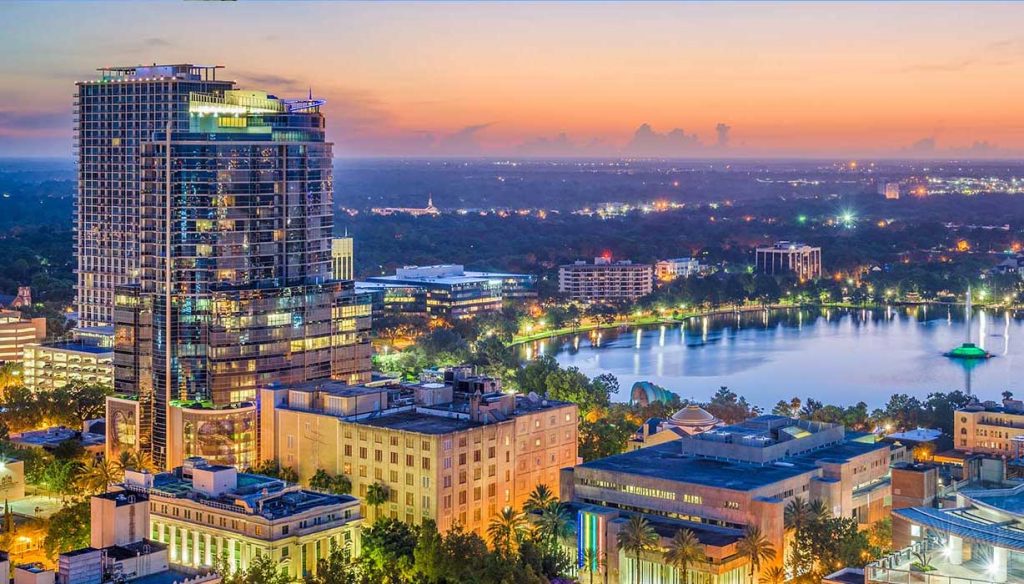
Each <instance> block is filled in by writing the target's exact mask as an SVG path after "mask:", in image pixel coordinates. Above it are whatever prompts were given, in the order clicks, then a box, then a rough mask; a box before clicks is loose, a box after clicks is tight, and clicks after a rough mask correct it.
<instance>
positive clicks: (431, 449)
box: [260, 368, 578, 533]
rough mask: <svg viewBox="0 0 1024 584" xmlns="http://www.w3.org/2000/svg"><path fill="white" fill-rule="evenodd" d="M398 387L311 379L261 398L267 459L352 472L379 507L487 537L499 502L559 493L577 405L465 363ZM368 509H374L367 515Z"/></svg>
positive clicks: (572, 447)
mask: <svg viewBox="0 0 1024 584" xmlns="http://www.w3.org/2000/svg"><path fill="white" fill-rule="evenodd" d="M442 375H443V377H442V378H440V379H431V380H428V381H424V382H421V383H415V384H405V385H400V386H385V387H371V386H346V385H343V384H340V383H336V382H311V383H305V384H299V385H293V386H288V387H271V388H267V389H264V390H263V391H262V394H261V398H260V401H261V408H262V409H261V412H260V416H261V418H260V424H261V426H260V427H261V432H262V437H263V439H262V442H261V456H262V458H263V459H264V460H268V459H276V460H277V461H278V462H279V463H280V464H281V465H283V466H286V467H291V468H293V469H295V470H296V471H297V472H298V474H299V477H300V479H301V480H304V481H305V480H308V479H309V478H310V477H311V476H312V475H313V474H314V473H316V471H317V470H319V469H323V470H325V471H326V472H327V473H329V474H331V475H345V476H347V477H348V478H349V479H350V480H351V482H352V487H353V491H352V492H353V493H355V494H356V495H358V496H360V497H365V496H366V494H367V492H368V489H369V488H370V486H371V485H373V484H375V483H378V484H381V485H384V486H385V487H386V489H387V493H388V501H387V502H386V503H385V504H383V505H381V506H380V508H379V509H377V510H375V512H376V513H380V514H384V515H388V516H391V517H396V518H398V519H402V520H404V521H407V522H409V523H413V524H418V523H420V521H421V520H422V519H424V518H429V519H433V520H435V521H436V522H437V525H438V528H439V529H441V530H447V529H450V528H451V527H453V526H454V525H455V524H460V525H462V526H463V527H465V528H466V529H469V530H473V531H476V532H478V533H484V532H485V530H486V528H487V525H488V524H489V522H490V519H491V518H492V517H493V516H494V515H496V514H497V513H499V512H500V511H501V510H502V509H503V508H505V507H507V506H512V507H516V508H521V507H522V504H523V503H524V502H525V501H526V499H527V498H528V497H529V493H530V491H532V490H533V488H534V487H536V486H537V485H538V484H542V483H543V484H547V485H548V486H550V487H551V488H552V490H556V489H557V486H558V480H559V471H560V469H562V468H564V467H566V466H572V465H574V464H576V462H577V422H578V420H577V416H578V414H577V408H576V406H575V405H574V404H569V403H564V402H557V401H548V400H544V399H542V398H539V397H537V396H516V395H512V394H507V393H503V392H502V391H501V386H500V382H499V380H497V379H493V378H488V377H479V376H473V375H471V374H470V373H469V371H467V369H466V368H459V369H456V370H449V371H445V372H443V373H442ZM368 513H369V511H368Z"/></svg>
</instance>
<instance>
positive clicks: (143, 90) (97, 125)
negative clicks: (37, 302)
mask: <svg viewBox="0 0 1024 584" xmlns="http://www.w3.org/2000/svg"><path fill="white" fill-rule="evenodd" d="M219 68H220V67H217V66H205V65H187V64H184V65H152V66H141V65H140V66H136V67H105V68H102V69H99V71H100V76H99V79H96V80H93V81H80V82H78V83H77V84H76V93H75V146H76V150H77V151H76V157H77V162H78V196H77V197H76V198H75V231H76V233H75V252H76V255H77V258H78V269H77V280H78V281H77V294H78V300H77V305H78V306H77V307H78V318H79V326H82V327H94V326H108V325H111V324H113V306H114V288H115V287H116V286H121V285H124V284H130V283H132V282H134V281H135V280H136V279H137V278H138V276H139V240H138V236H139V209H140V207H139V180H140V174H139V152H140V150H141V148H142V145H143V144H145V143H146V142H147V141H148V140H149V139H150V138H151V136H152V133H153V132H154V131H156V130H162V129H164V128H165V127H166V126H167V123H168V122H170V123H171V125H172V127H173V129H174V130H175V131H183V130H187V129H188V127H189V99H188V96H189V94H191V93H192V92H200V93H207V92H219V91H224V90H226V89H230V88H231V86H232V85H233V83H232V82H231V81H221V80H218V79H217V70H218V69H219Z"/></svg>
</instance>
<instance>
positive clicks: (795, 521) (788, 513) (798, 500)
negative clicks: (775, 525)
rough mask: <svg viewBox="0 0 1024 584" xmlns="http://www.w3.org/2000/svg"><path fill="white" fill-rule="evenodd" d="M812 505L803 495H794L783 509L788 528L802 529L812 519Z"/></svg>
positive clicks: (793, 529)
mask: <svg viewBox="0 0 1024 584" xmlns="http://www.w3.org/2000/svg"><path fill="white" fill-rule="evenodd" d="M811 518H812V514H811V509H810V506H809V505H808V504H807V502H806V501H804V500H803V498H802V497H794V498H793V500H792V501H790V502H789V503H788V504H787V505H786V508H785V509H784V510H783V521H784V522H785V524H786V529H789V530H792V531H800V530H801V529H803V528H804V527H806V525H807V523H809V522H810V521H811Z"/></svg>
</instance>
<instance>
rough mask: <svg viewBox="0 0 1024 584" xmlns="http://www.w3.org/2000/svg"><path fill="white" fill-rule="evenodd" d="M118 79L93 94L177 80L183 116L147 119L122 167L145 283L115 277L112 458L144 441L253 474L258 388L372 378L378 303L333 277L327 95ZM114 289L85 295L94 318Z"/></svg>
mask: <svg viewBox="0 0 1024 584" xmlns="http://www.w3.org/2000/svg"><path fill="white" fill-rule="evenodd" d="M116 71H118V74H119V78H118V79H116V80H111V79H108V78H107V76H106V73H105V74H104V77H103V78H102V79H100V80H97V81H95V82H89V83H83V84H80V92H81V93H89V92H92V91H93V89H92V88H93V86H97V87H106V86H110V85H112V86H126V87H133V85H132V84H133V83H135V78H136V77H138V76H140V75H142V76H146V78H147V79H150V78H151V77H152V76H154V75H156V76H157V77H160V76H163V77H165V78H168V77H169V79H165V81H164V83H166V84H167V86H168V87H170V88H171V89H169V90H168V91H171V92H172V95H173V96H174V99H175V105H174V108H175V110H174V111H175V114H174V119H173V120H172V121H169V122H168V123H167V124H165V125H162V126H161V125H153V126H152V127H151V125H152V124H150V123H148V122H147V125H146V128H147V131H146V132H145V133H144V137H145V139H140V142H139V144H137V145H136V147H135V148H134V149H133V150H132V157H131V158H126V157H125V158H116V159H115V160H118V161H120V164H121V165H131V166H132V170H131V173H130V176H131V177H134V178H133V179H132V181H131V183H130V184H128V183H124V184H125V185H126V186H124V189H128V187H132V188H134V189H136V190H134V191H131V192H128V193H127V194H126V196H127V197H128V200H129V201H130V202H131V203H132V204H133V205H134V206H135V207H137V209H135V210H134V211H133V215H132V217H131V218H130V219H131V222H132V224H131V226H130V231H132V239H131V241H130V244H131V245H130V246H129V245H128V243H125V242H119V243H118V244H117V246H114V248H116V249H118V250H119V249H121V247H119V246H124V247H125V248H126V249H128V248H130V249H132V250H134V251H136V252H137V253H135V254H134V256H135V257H134V258H133V259H134V260H135V262H136V263H134V264H133V267H132V269H133V270H137V278H135V279H133V280H132V281H131V283H128V284H126V285H120V284H122V282H120V281H118V282H116V284H118V286H117V287H116V293H115V294H114V295H113V297H112V298H111V304H112V306H113V320H114V326H115V333H114V336H115V344H114V386H115V391H116V392H117V394H118V397H116V398H111V400H110V401H108V412H107V413H108V416H107V417H108V419H110V420H112V422H113V423H111V424H110V425H109V426H108V440H107V447H108V448H107V453H108V455H110V456H117V454H118V452H120V451H121V450H124V449H130V448H141V449H142V450H144V451H147V452H150V453H151V454H152V457H153V461H154V463H155V464H156V465H157V466H158V467H159V468H173V467H176V466H180V465H181V464H183V462H184V461H185V460H186V459H188V458H190V457H193V456H203V457H206V458H208V459H209V460H211V462H214V463H218V464H227V465H232V466H235V467H237V468H245V467H247V466H249V465H251V464H252V463H254V462H255V460H256V405H255V403H256V393H257V388H258V387H260V386H262V385H266V384H269V383H271V382H274V381H280V382H283V383H297V382H302V381H307V380H311V379H340V380H344V381H347V382H361V381H366V380H368V379H369V370H370V362H369V357H370V347H369V341H368V332H369V318H370V314H369V313H370V307H369V305H367V304H363V303H361V302H360V299H359V298H357V297H356V295H355V293H354V290H353V284H352V282H351V281H340V280H335V279H333V278H332V276H331V239H332V230H333V225H334V223H333V215H332V200H333V178H332V169H331V160H332V155H331V144H330V143H329V142H327V141H326V140H325V120H324V117H323V115H322V113H321V112H320V106H321V105H322V104H323V101H322V100H316V99H313V98H312V97H311V96H310V98H308V99H305V98H304V99H295V100H285V99H280V98H277V97H274V96H271V95H268V94H267V93H265V92H262V91H249V90H238V89H234V85H233V83H231V82H224V81H217V82H214V81H212V77H213V75H214V71H213V68H208V67H195V66H178V65H175V66H166V67H155V68H144V69H142V70H136V69H134V68H130V69H117V70H116ZM154 71H156V73H154ZM186 81H187V83H186ZM148 82H149V81H147V82H146V83H148ZM140 87H142V88H144V87H147V86H145V85H143V86H140ZM183 88H188V91H184V89H183ZM140 91H142V89H140ZM154 91H155V90H154ZM101 93H102V92H101ZM117 95H120V94H117ZM122 99H123V98H121V97H116V96H115V98H114V99H113V101H114V103H118V102H119V101H121V100H122ZM99 152H100V154H103V153H104V152H106V150H105V149H102V148H101V149H100V150H99ZM118 168H121V166H116V167H115V168H111V169H110V172H120V171H118V170H117V169H118ZM124 172H126V173H127V171H124ZM126 176H127V175H126ZM126 180H127V179H126ZM101 182H102V181H101ZM117 184H118V185H121V184H122V183H117ZM118 188H121V187H118ZM104 192H105V191H104ZM83 204H84V203H83ZM135 207H133V209H134V208H135ZM80 220H81V216H80ZM126 221H127V220H126ZM126 225H127V223H126ZM126 228H127V227H126V226H125V225H120V224H119V225H116V226H111V230H112V231H115V232H118V233H120V232H121V231H123V230H124V229H126ZM102 249H106V248H102ZM79 253H80V254H82V255H83V257H82V261H83V262H86V260H87V259H88V254H85V253H84V251H83V250H82V249H81V248H80V250H79ZM104 253H106V252H104ZM101 267H103V266H101ZM105 269H112V270H115V271H117V272H118V273H121V271H122V267H121V266H120V265H114V266H108V267H107V268H105ZM129 271H130V270H129ZM81 275H82V274H81V273H80V276H81ZM86 275H88V274H86ZM104 281H105V280H104ZM105 286H106V284H104V287H103V289H102V290H101V289H99V288H97V289H96V294H97V298H99V300H96V298H93V296H91V295H90V294H91V293H89V292H88V290H89V288H88V287H87V288H86V289H85V290H82V291H81V292H82V294H84V295H85V296H84V297H83V300H82V303H83V310H86V311H87V312H89V313H96V314H97V315H98V314H99V311H98V309H96V307H95V306H93V305H92V303H93V302H94V301H95V302H100V303H102V302H105V301H106V291H105V290H106V288H105ZM92 320H99V317H98V316H97V317H95V318H92V317H90V318H88V319H86V322H87V323H88V322H91V321H92Z"/></svg>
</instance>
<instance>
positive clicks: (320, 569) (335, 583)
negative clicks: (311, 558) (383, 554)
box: [304, 539, 364, 584]
mask: <svg viewBox="0 0 1024 584" xmlns="http://www.w3.org/2000/svg"><path fill="white" fill-rule="evenodd" d="M360 573H361V571H360V569H359V562H358V561H356V560H354V559H353V558H352V550H350V549H349V548H347V547H340V546H338V544H337V543H336V542H335V541H334V540H333V539H332V540H331V550H330V552H329V553H328V555H327V557H326V558H320V560H319V561H317V564H316V573H315V574H310V575H308V576H306V578H305V580H304V582H305V584H361V583H362V582H364V580H363V579H362V578H361V575H360Z"/></svg>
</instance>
